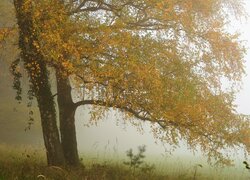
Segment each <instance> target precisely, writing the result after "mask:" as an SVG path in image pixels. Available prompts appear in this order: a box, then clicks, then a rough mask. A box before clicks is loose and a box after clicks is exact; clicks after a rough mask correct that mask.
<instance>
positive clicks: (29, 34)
mask: <svg viewBox="0 0 250 180" xmlns="http://www.w3.org/2000/svg"><path fill="white" fill-rule="evenodd" d="M29 2H30V1H27V0H14V5H15V9H16V18H17V23H18V26H19V47H20V49H21V54H20V56H21V59H22V61H23V62H24V66H25V69H26V71H27V72H28V75H29V78H30V82H31V85H32V91H33V92H34V96H35V97H36V98H37V102H38V107H39V110H40V116H41V124H42V131H43V138H44V144H45V148H46V154H47V160H48V165H55V166H64V165H65V159H64V155H63V150H62V146H61V143H60V138H59V132H58V128H57V125H56V109H55V104H54V100H53V97H52V92H51V87H50V83H49V78H48V71H47V68H46V63H45V60H44V57H43V56H42V54H41V53H40V52H39V50H38V49H37V48H36V47H35V46H34V44H35V42H36V41H37V37H36V34H35V30H34V26H33V21H32V16H33V14H32V8H31V7H29V6H28V7H26V6H27V5H29Z"/></svg>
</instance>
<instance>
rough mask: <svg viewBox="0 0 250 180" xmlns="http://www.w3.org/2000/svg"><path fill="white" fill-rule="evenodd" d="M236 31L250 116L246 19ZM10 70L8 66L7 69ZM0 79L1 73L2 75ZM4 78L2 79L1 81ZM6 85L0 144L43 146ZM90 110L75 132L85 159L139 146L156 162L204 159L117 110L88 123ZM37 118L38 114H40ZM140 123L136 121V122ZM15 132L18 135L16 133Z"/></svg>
mask: <svg viewBox="0 0 250 180" xmlns="http://www.w3.org/2000/svg"><path fill="white" fill-rule="evenodd" d="M245 3H246V10H247V11H248V14H250V1H249V0H245ZM231 24H232V25H233V27H230V31H235V30H238V31H240V32H241V33H242V36H241V39H242V40H246V41H245V42H244V43H245V45H246V47H247V48H248V53H247V55H246V57H245V60H246V73H247V75H246V76H245V77H244V78H243V83H242V89H241V91H240V92H239V93H238V94H237V98H236V101H235V103H236V105H237V111H238V112H239V113H243V114H250V50H249V47H250V31H249V29H250V23H249V21H248V20H246V19H244V18H243V19H241V22H239V20H233V21H232V23H231ZM5 68H7V66H6V67H5ZM0 76H1V73H0ZM2 78H4V77H0V79H1V81H2ZM1 83H2V85H3V84H4V88H3V87H2V88H0V90H1V94H0V96H1V98H0V101H1V107H0V142H1V143H7V144H20V145H23V144H26V145H27V144H33V145H36V146H43V140H42V133H41V127H40V122H39V117H38V115H36V117H35V122H34V124H33V125H32V126H31V129H30V130H27V131H25V130H24V129H25V128H26V127H27V119H28V115H27V113H28V111H29V110H28V108H26V103H25V102H22V103H21V104H18V103H17V102H16V101H15V100H14V94H15V93H14V91H13V90H12V89H11V81H10V80H6V81H4V82H3V81H2V82H0V87H1V86H2V85H1ZM89 110H90V107H80V108H78V109H77V113H76V128H77V129H76V130H77V140H78V148H79V152H80V154H82V156H91V157H93V158H94V157H96V158H98V157H100V156H101V157H102V158H105V157H110V156H112V157H114V158H124V156H125V152H126V150H128V149H129V148H133V149H136V148H137V147H138V146H140V145H146V147H147V155H148V156H149V157H152V158H154V159H158V160H164V158H170V159H175V161H178V159H181V158H182V160H183V157H185V158H187V159H188V161H187V162H194V163H197V162H201V161H203V160H204V157H203V156H202V155H201V154H200V152H199V151H197V152H196V153H195V154H193V152H192V151H190V150H188V148H187V146H186V145H185V142H181V143H180V146H179V147H176V149H175V151H172V149H173V147H172V146H170V145H168V144H163V143H162V142H160V141H157V140H156V139H155V138H154V137H153V134H152V132H151V130H150V124H149V123H142V126H141V127H142V129H143V131H140V130H138V126H133V125H132V124H131V123H130V122H125V121H124V120H123V117H122V114H121V113H119V112H116V111H114V110H110V112H109V113H108V114H107V116H106V117H105V118H104V119H102V120H100V121H98V122H97V123H96V124H95V123H89V121H90V114H89ZM37 114H38V113H37ZM137 121H138V120H135V122H137ZM13 132H15V133H13ZM242 158H243V153H242V152H239V156H238V158H237V159H236V160H241V159H242Z"/></svg>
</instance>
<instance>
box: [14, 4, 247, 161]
mask: <svg viewBox="0 0 250 180" xmlns="http://www.w3.org/2000/svg"><path fill="white" fill-rule="evenodd" d="M27 2H29V1H27ZM29 3H30V4H31V5H32V7H33V9H32V13H33V14H32V15H33V21H32V22H33V24H34V27H33V31H31V32H35V33H36V39H35V40H34V41H33V42H32V44H33V45H34V47H35V48H36V50H37V51H38V52H39V53H40V54H41V56H42V57H43V60H42V62H44V63H45V64H46V65H47V66H51V67H53V68H54V69H55V71H56V74H57V87H58V88H57V89H58V93H57V94H58V104H59V112H60V130H61V136H62V146H63V150H64V155H65V158H66V161H67V162H71V163H72V164H74V163H76V162H77V161H78V155H77V149H76V146H77V145H76V139H75V128H74V113H75V110H76V108H77V107H78V106H80V105H94V107H95V108H94V110H93V117H96V118H97V119H98V117H101V115H102V114H103V112H105V111H106V110H108V109H109V108H115V109H118V110H121V111H123V112H124V113H125V114H126V118H127V119H131V118H132V117H136V118H138V119H141V120H143V121H150V122H152V124H153V125H152V128H153V129H154V132H155V135H156V137H158V138H160V139H161V140H165V141H167V142H168V143H172V144H178V142H179V139H185V140H186V141H187V143H188V144H189V145H190V147H191V148H195V147H197V146H200V147H201V149H202V150H203V152H204V153H206V154H207V155H208V157H215V158H219V160H222V161H223V160H225V159H224V156H223V154H222V153H221V150H223V149H225V148H226V147H235V146H237V145H241V144H243V145H244V146H245V148H248V141H247V138H246V137H247V136H248V134H249V123H248V122H247V121H246V120H244V119H242V118H241V117H240V116H238V114H237V113H236V110H235V106H234V104H233V99H234V93H235V89H236V85H237V84H238V83H239V82H240V79H241V76H242V74H243V73H244V69H243V55H244V48H243V47H242V46H241V44H240V43H239V42H238V40H237V35H232V34H229V33H227V32H226V31H225V30H224V25H225V22H226V20H227V13H230V12H231V11H224V10H225V9H226V8H227V9H229V10H234V12H233V13H235V14H236V15H238V14H240V12H241V11H240V10H241V6H240V5H241V3H240V2H238V3H233V2H232V1H226V0H225V1H207V2H206V3H204V1H202V0H192V1H190V0H187V1H174V0H173V1H165V0H160V1H159V0H158V1H149V0H144V1H130V0H127V1H126V0H125V1H116V0H113V1H102V0H97V1H96V0H83V1H65V2H64V4H63V3H62V2H61V1H56V0H44V1H40V2H38V3H36V4H32V3H31V2H29ZM51 3H53V4H54V6H51ZM232 7H233V8H232ZM30 9H31V8H30ZM29 17H31V16H30V15H29ZM19 28H20V25H19ZM27 38H29V37H28V36H27ZM69 77H70V78H71V79H74V82H75V83H74V86H78V87H81V88H82V89H84V93H85V95H84V96H83V97H82V100H81V101H79V102H76V103H74V102H73V101H72V99H71V94H70V93H71V87H70V84H69V79H68V78H69ZM46 78H47V77H46ZM223 78H225V79H228V80H229V81H230V82H231V83H232V86H231V87H232V91H225V90H224V89H223V88H222V85H221V81H222V79H223ZM72 82H73V80H72ZM52 101H53V99H52V100H51V102H52ZM98 115H100V116H98ZM69 147H70V148H69ZM67 154H68V155H67ZM72 154H73V155H72ZM71 155H72V156H71Z"/></svg>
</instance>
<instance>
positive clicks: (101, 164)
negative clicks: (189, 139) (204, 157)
mask: <svg viewBox="0 0 250 180" xmlns="http://www.w3.org/2000/svg"><path fill="white" fill-rule="evenodd" d="M128 160H130V159H129V158H128V159H127V160H125V159H123V160H120V161H118V160H112V159H96V160H93V159H91V158H89V159H86V158H84V159H82V161H83V162H84V166H82V167H79V168H77V169H72V168H64V169H62V168H59V167H55V166H51V167H48V166H46V157H45V153H44V151H43V150H42V149H40V148H35V147H27V146H25V147H24V146H23V147H20V146H18V147H15V146H9V145H8V146H7V145H3V144H2V145H0V180H33V179H46V180H50V179H54V180H81V179H82V180H92V179H93V180H106V179H107V180H109V179H111V180H113V179H114V180H120V179H121V180H122V179H124V180H129V179H132V180H133V179H138V180H139V179H141V180H144V179H145V180H147V179H148V180H154V179H159V180H161V179H163V180H164V179H197V180H198V179H214V180H217V179H225V180H227V179H234V180H236V179H250V172H248V171H247V170H245V169H244V167H243V168H242V169H241V170H239V169H238V170H237V169H236V168H235V167H232V168H231V169H230V168H228V173H227V170H226V169H224V170H223V171H221V170H219V171H214V170H208V169H204V168H205V167H204V166H202V165H200V164H194V165H192V166H190V167H189V168H186V167H184V166H182V165H181V164H180V162H167V163H168V164H169V165H168V166H166V164H165V165H163V164H155V163H154V164H153V163H152V162H151V161H150V162H148V161H147V162H145V163H142V164H140V166H139V167H135V166H133V165H131V164H130V165H129V164H127V165H126V164H124V162H128Z"/></svg>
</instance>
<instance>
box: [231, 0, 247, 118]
mask: <svg viewBox="0 0 250 180" xmlns="http://www.w3.org/2000/svg"><path fill="white" fill-rule="evenodd" d="M245 5H246V11H247V13H248V15H249V17H248V19H247V20H245V19H242V20H241V22H235V23H233V24H234V28H235V29H238V30H239V31H240V32H241V33H242V36H241V39H242V40H246V42H245V44H246V47H247V48H248V49H247V55H246V57H245V60H246V73H247V76H246V77H244V79H243V86H242V88H243V89H242V90H241V91H240V92H239V94H238V95H237V99H236V104H237V105H238V111H239V112H240V113H243V114H250V0H245Z"/></svg>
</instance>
